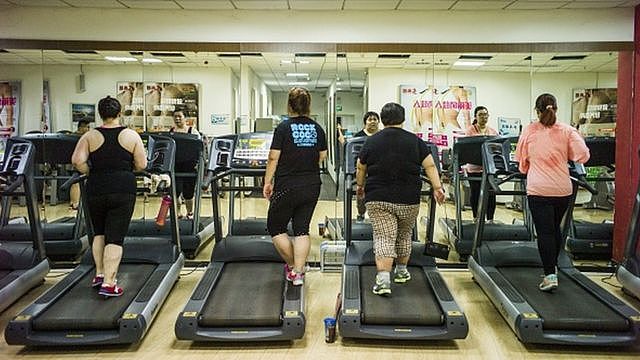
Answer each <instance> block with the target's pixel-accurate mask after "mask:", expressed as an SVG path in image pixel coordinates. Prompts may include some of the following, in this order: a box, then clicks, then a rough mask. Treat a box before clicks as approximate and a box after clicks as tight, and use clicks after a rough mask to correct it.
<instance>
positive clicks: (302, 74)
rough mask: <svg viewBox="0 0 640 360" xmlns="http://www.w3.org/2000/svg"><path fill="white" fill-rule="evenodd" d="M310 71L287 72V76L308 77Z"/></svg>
mask: <svg viewBox="0 0 640 360" xmlns="http://www.w3.org/2000/svg"><path fill="white" fill-rule="evenodd" d="M308 76H309V74H308V73H287V77H308Z"/></svg>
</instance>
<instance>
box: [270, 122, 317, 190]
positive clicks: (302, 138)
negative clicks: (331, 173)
mask: <svg viewBox="0 0 640 360" xmlns="http://www.w3.org/2000/svg"><path fill="white" fill-rule="evenodd" d="M271 149H274V150H280V151H281V152H280V159H279V160H278V167H277V168H276V174H275V186H274V187H275V189H276V190H282V189H290V188H294V187H298V186H307V185H312V184H320V183H321V181H320V166H319V164H318V160H319V159H320V151H324V150H327V137H326V135H325V133H324V130H323V129H322V127H321V126H320V125H318V123H316V122H315V121H313V120H312V119H309V118H308V117H305V116H299V117H294V118H289V120H286V121H283V122H281V123H280V125H278V127H277V128H276V130H275V132H274V133H273V140H272V142H271Z"/></svg>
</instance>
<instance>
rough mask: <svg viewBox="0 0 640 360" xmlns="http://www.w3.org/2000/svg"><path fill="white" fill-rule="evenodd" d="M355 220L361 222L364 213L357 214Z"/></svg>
mask: <svg viewBox="0 0 640 360" xmlns="http://www.w3.org/2000/svg"><path fill="white" fill-rule="evenodd" d="M356 221H357V222H363V221H364V215H358V216H357V217H356Z"/></svg>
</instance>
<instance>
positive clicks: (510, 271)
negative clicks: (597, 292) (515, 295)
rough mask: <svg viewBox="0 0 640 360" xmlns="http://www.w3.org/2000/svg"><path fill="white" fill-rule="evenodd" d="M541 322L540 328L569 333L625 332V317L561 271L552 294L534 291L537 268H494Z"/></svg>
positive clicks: (627, 327)
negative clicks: (589, 331)
mask: <svg viewBox="0 0 640 360" xmlns="http://www.w3.org/2000/svg"><path fill="white" fill-rule="evenodd" d="M498 271H500V273H501V274H502V276H504V277H505V278H506V279H507V280H509V282H510V283H511V285H513V287H515V288H516V289H517V290H518V292H520V294H521V295H522V296H523V297H524V298H525V299H526V301H527V302H528V303H529V304H530V305H531V307H533V308H534V309H535V310H536V312H537V313H538V314H539V315H540V316H541V317H542V319H543V320H544V322H543V328H545V329H549V330H569V331H580V330H582V331H584V330H591V331H628V329H629V325H628V324H627V321H626V320H625V318H623V317H622V316H620V315H619V314H618V313H616V312H615V311H613V310H612V309H611V308H610V307H609V306H607V305H606V304H605V303H603V302H601V301H600V300H598V299H597V298H596V297H595V296H593V295H591V293H590V292H588V291H587V290H585V289H584V288H583V287H582V286H580V285H579V284H578V283H576V282H575V281H573V280H572V279H571V278H569V277H568V276H567V275H565V274H563V273H562V272H559V273H558V289H557V290H556V291H554V292H553V293H547V292H543V291H540V290H538V284H539V283H540V281H542V278H541V274H542V269H541V268H532V267H505V268H498Z"/></svg>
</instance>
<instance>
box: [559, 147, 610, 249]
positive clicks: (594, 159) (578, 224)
mask: <svg viewBox="0 0 640 360" xmlns="http://www.w3.org/2000/svg"><path fill="white" fill-rule="evenodd" d="M584 140H585V142H586V144H587V146H588V147H589V152H590V153H591V157H590V158H589V161H587V163H585V164H584V166H605V167H607V168H609V170H610V171H615V162H616V139H615V138H612V137H588V138H585V139H584ZM587 180H588V181H595V182H596V189H598V190H599V191H598V195H593V196H594V197H595V196H604V197H605V198H606V197H607V191H602V190H603V189H606V187H607V186H606V183H608V182H612V181H614V180H615V178H613V177H608V176H598V177H596V178H591V177H587ZM599 185H605V186H599ZM583 207H584V206H583ZM612 248H613V223H611V222H610V223H605V222H602V223H591V222H588V221H578V220H575V219H574V220H573V226H571V228H570V230H569V237H568V238H567V251H568V252H569V253H570V254H571V255H572V256H573V257H574V258H581V259H584V258H588V259H597V260H611V252H612Z"/></svg>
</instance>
